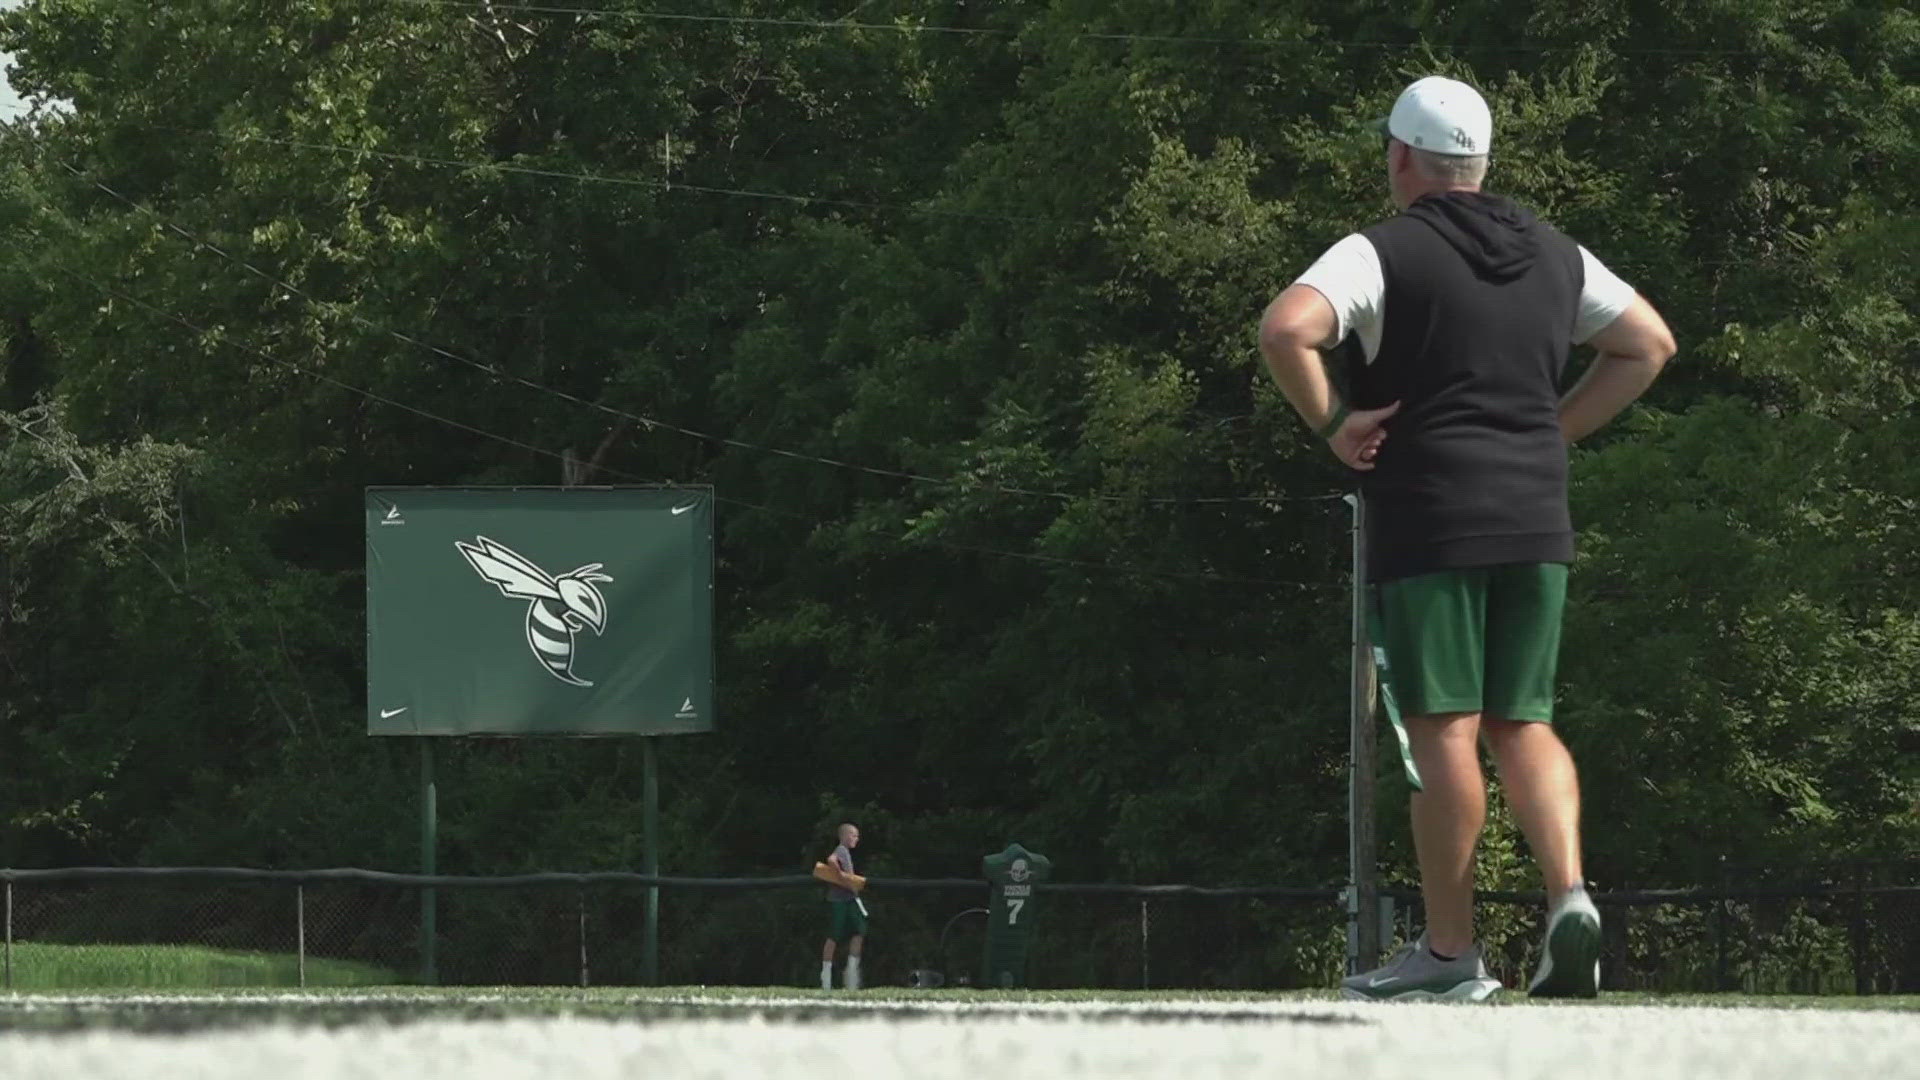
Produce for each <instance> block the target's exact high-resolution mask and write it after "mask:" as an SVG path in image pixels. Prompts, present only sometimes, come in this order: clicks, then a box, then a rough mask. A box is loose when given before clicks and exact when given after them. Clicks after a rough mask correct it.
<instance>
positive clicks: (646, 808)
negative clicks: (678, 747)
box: [640, 736, 660, 986]
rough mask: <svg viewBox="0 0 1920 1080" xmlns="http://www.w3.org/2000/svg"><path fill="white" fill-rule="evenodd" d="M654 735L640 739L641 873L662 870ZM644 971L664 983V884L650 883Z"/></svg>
mask: <svg viewBox="0 0 1920 1080" xmlns="http://www.w3.org/2000/svg"><path fill="white" fill-rule="evenodd" d="M653 744H654V739H653V737H652V736H648V737H645V738H642V739H641V740H640V747H641V750H640V761H641V769H642V772H643V775H644V779H643V780H642V782H641V788H642V791H641V796H642V804H643V805H642V807H641V811H640V813H641V827H642V830H643V831H644V832H645V834H646V835H645V836H644V837H643V838H642V844H643V845H644V846H643V847H642V849H641V868H642V870H641V872H642V873H645V874H648V875H657V874H659V873H660V763H659V761H658V759H657V758H656V757H655V752H654V748H653ZM640 970H641V974H642V976H643V977H644V978H645V980H646V983H647V985H648V986H658V985H659V984H660V887H659V886H658V885H649V886H647V926H646V932H645V934H644V935H643V937H642V939H641V954H640Z"/></svg>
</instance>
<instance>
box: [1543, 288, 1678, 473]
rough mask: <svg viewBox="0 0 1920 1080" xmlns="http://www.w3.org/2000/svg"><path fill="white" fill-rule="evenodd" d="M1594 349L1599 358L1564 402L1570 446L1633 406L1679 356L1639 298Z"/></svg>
mask: <svg viewBox="0 0 1920 1080" xmlns="http://www.w3.org/2000/svg"><path fill="white" fill-rule="evenodd" d="M1589 344H1591V345H1592V346H1593V347H1594V348H1596V349H1598V350H1599V355H1597V356H1595V357H1594V359H1593V363H1591V364H1589V365H1588V366H1587V371H1586V374H1585V375H1582V376H1581V377H1580V381H1579V383H1577V384H1575V386H1574V388H1573V389H1572V390H1571V391H1569V392H1568V393H1567V396H1566V397H1565V398H1563V399H1561V402H1560V434H1561V436H1562V437H1563V438H1565V439H1566V441H1567V443H1568V444H1569V445H1571V444H1573V443H1576V442H1579V441H1580V440H1581V439H1584V438H1586V437H1587V436H1589V435H1591V434H1593V433H1594V432H1596V431H1598V430H1600V429H1601V428H1602V427H1605V426H1606V424H1607V422H1608V421H1610V420H1612V419H1613V418H1614V417H1616V416H1618V415H1620V413H1621V411H1622V410H1624V409H1625V408H1626V407H1627V406H1629V405H1631V404H1633V403H1634V401H1635V400H1636V399H1637V398H1639V396H1640V395H1641V394H1643V393H1645V392H1646V390H1647V387H1649V386H1652V385H1653V380H1654V379H1655V378H1657V377H1658V376H1659V374H1660V369H1661V368H1663V367H1665V366H1666V363H1667V361H1668V360H1670V359H1672V357H1673V354H1674V353H1675V352H1677V351H1678V346H1676V345H1675V344H1674V341H1673V332H1672V331H1671V330H1668V329H1667V324H1666V320H1664V319H1662V318H1661V317H1660V313H1659V312H1657V311H1655V310H1654V309H1653V305H1652V304H1649V303H1647V301H1646V298H1645V297H1641V296H1638V295H1636V296H1635V297H1634V298H1633V303H1631V304H1629V305H1628V306H1627V310H1625V311H1623V312H1621V313H1620V316H1619V317H1618V318H1616V319H1614V320H1613V321H1612V322H1611V323H1608V324H1607V325H1606V327H1605V328H1604V329H1602V330H1601V331H1600V332H1599V333H1598V334H1595V335H1594V336H1593V338H1592V339H1591V340H1590V341H1589Z"/></svg>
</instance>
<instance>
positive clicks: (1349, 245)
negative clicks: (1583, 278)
mask: <svg viewBox="0 0 1920 1080" xmlns="http://www.w3.org/2000/svg"><path fill="white" fill-rule="evenodd" d="M1294 284H1295V285H1307V286H1310V287H1312V288H1313V289H1314V290H1315V291H1316V292H1318V293H1319V294H1320V295H1321V296H1324V297H1326V298H1327V303H1329V304H1331V305H1333V315H1334V327H1333V337H1332V338H1331V339H1329V340H1327V341H1323V342H1321V343H1320V344H1321V346H1322V347H1323V348H1324V347H1329V346H1333V345H1338V344H1339V343H1340V342H1342V341H1344V340H1345V339H1346V336H1347V335H1348V334H1350V333H1356V334H1359V335H1360V344H1361V345H1362V346H1363V347H1364V348H1365V349H1366V353H1367V359H1368V360H1369V361H1371V360H1372V359H1373V358H1374V356H1375V354H1377V353H1378V352H1379V351H1380V328H1381V320H1382V318H1383V317H1384V315H1385V313H1386V306H1387V277H1386V274H1385V272H1383V271H1382V270H1381V269H1380V253H1379V252H1378V251H1376V250H1374V247H1373V242H1372V241H1370V240H1368V239H1367V238H1366V237H1364V236H1362V235H1360V234H1359V233H1351V234H1349V235H1347V236H1346V237H1345V238H1343V239H1342V240H1341V241H1340V242H1339V243H1337V244H1335V245H1333V246H1332V247H1330V248H1328V249H1327V252H1326V254H1324V255H1322V256H1320V259H1319V261H1317V262H1315V263H1314V264H1313V265H1312V266H1309V267H1307V272H1306V273H1304V274H1301V275H1300V277H1299V278H1298V279H1296V280H1295V281H1294ZM1629 295H1631V291H1629ZM1623 310H1624V309H1623ZM1608 321H1609V322H1611V321H1612V320H1611V319H1609V320H1608Z"/></svg>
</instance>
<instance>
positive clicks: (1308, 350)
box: [1260, 285, 1400, 471]
mask: <svg viewBox="0 0 1920 1080" xmlns="http://www.w3.org/2000/svg"><path fill="white" fill-rule="evenodd" d="M1338 327H1339V318H1338V316H1336V315H1335V313H1334V310H1333V305H1332V304H1330V303H1328V302H1327V298H1326V297H1325V296H1323V295H1321V293H1320V290H1318V289H1315V288H1313V287H1312V286H1310V285H1289V286H1288V287H1287V288H1286V289H1285V290H1284V291H1282V292H1281V293H1280V295H1279V296H1277V297H1275V298H1274V301H1273V303H1271V304H1268V305H1267V311H1266V314H1265V315H1262V316H1261V318H1260V355H1261V356H1262V357H1264V358H1265V359H1266V362H1267V371H1268V372H1269V373H1270V374H1272V376H1273V381H1274V382H1275V383H1277V384H1278V385H1279V387H1280V392H1281V393H1282V394H1285V395H1286V398H1287V401H1288V402H1290V403H1291V404H1292V405H1293V408H1294V411H1295V412H1297V413H1299V414H1300V418H1301V419H1302V420H1305V421H1306V422H1307V426H1308V427H1310V428H1312V429H1313V430H1314V432H1315V433H1316V434H1318V435H1319V436H1320V437H1321V438H1323V439H1326V440H1327V442H1328V444H1329V446H1331V448H1332V449H1333V452H1334V454H1335V455H1336V456H1338V457H1339V458H1340V460H1341V461H1343V462H1345V463H1346V464H1347V465H1348V467H1350V468H1354V469H1360V470H1362V471H1365V470H1368V469H1371V468H1373V459H1374V455H1375V454H1376V453H1378V451H1379V449H1380V444H1381V442H1383V441H1385V439H1386V432H1385V430H1383V429H1382V428H1381V426H1380V425H1381V423H1382V422H1384V421H1385V420H1386V418H1387V417H1389V416H1392V415H1393V414H1394V413H1395V412H1397V411H1398V410H1399V408H1400V406H1399V405H1398V404H1395V405H1392V406H1389V407H1388V408H1385V409H1369V410H1363V411H1360V412H1355V413H1351V414H1348V413H1347V412H1346V410H1345V408H1344V407H1343V406H1342V404H1341V403H1340V402H1339V401H1338V400H1336V398H1335V395H1334V392H1333V384H1332V383H1331V382H1329V381H1328V379H1327V370H1326V365H1325V364H1323V363H1322V362H1321V360H1320V346H1321V345H1322V344H1324V343H1326V341H1327V340H1328V339H1329V338H1331V337H1332V336H1333V333H1334V331H1335V330H1336V329H1337V328H1338ZM1336 421H1339V422H1338V424H1337V426H1336V424H1335V422H1336ZM1330 429H1331V430H1330Z"/></svg>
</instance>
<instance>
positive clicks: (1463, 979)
mask: <svg viewBox="0 0 1920 1080" xmlns="http://www.w3.org/2000/svg"><path fill="white" fill-rule="evenodd" d="M1498 989H1500V981H1499V980H1498V979H1495V978H1494V977H1493V976H1492V975H1490V974H1488V973H1487V965H1486V961H1485V959H1484V958H1483V957H1482V956H1481V954H1480V946H1478V945H1475V946H1474V947H1473V948H1472V949H1471V950H1469V951H1468V952H1467V953H1466V955H1464V956H1459V957H1455V958H1454V959H1452V960H1441V959H1439V958H1438V957H1436V956H1434V955H1433V950H1431V949H1429V948H1427V935H1425V934H1421V935H1420V937H1419V939H1418V940H1416V941H1414V942H1413V944H1411V945H1403V946H1401V947H1400V951H1399V952H1396V953H1394V954H1393V958H1392V959H1391V960H1388V961H1387V962H1386V963H1385V964H1382V965H1381V966H1379V967H1377V968H1374V969H1373V970H1372V971H1363V972H1361V973H1360V974H1358V975H1352V976H1349V977H1347V978H1345V979H1342V980H1341V981H1340V990H1341V993H1342V994H1343V996H1345V997H1348V998H1351V999H1352V1000H1355V1001H1485V1000H1487V998H1488V997H1489V996H1490V995H1492V993H1493V992H1494V991H1495V990H1498Z"/></svg>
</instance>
